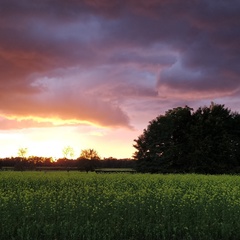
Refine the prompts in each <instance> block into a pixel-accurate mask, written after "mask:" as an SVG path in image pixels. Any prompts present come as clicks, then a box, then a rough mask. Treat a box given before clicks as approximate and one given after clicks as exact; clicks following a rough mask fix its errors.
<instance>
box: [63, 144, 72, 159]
mask: <svg viewBox="0 0 240 240" xmlns="http://www.w3.org/2000/svg"><path fill="white" fill-rule="evenodd" d="M62 153H63V157H64V158H68V157H70V158H73V157H74V150H73V148H72V147H70V146H66V147H64V148H63V150H62Z"/></svg>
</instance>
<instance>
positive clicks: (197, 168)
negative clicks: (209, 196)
mask: <svg viewBox="0 0 240 240" xmlns="http://www.w3.org/2000/svg"><path fill="white" fill-rule="evenodd" d="M134 141H135V142H136V144H135V145H134V147H135V148H136V149H137V151H136V152H135V154H134V158H135V159H137V160H138V161H137V169H138V171H141V172H200V173H223V172H227V171H232V170H233V169H235V170H236V167H237V166H239V164H240V163H239V161H240V159H239V157H240V115H239V114H238V113H232V112H231V111H230V110H229V109H227V108H224V105H217V104H213V103H212V104H211V106H210V107H203V108H199V109H198V110H197V111H196V112H194V111H193V109H191V108H189V107H188V106H186V107H184V108H181V107H178V108H174V109H171V110H169V111H167V112H166V113H165V115H161V116H158V117H157V118H156V119H154V120H152V121H151V122H150V123H149V125H148V127H147V129H145V130H144V131H143V134H142V135H141V136H139V137H138V139H136V140H134Z"/></svg>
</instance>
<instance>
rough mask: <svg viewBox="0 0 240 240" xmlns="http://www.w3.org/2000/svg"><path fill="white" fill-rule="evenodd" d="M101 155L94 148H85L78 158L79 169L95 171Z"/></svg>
mask: <svg viewBox="0 0 240 240" xmlns="http://www.w3.org/2000/svg"><path fill="white" fill-rule="evenodd" d="M99 160H100V157H99V155H98V153H97V151H96V150H94V149H91V148H89V149H83V150H82V151H81V154H80V157H79V158H78V166H79V169H84V170H85V171H86V172H89V171H94V169H95V168H96V167H98V166H99Z"/></svg>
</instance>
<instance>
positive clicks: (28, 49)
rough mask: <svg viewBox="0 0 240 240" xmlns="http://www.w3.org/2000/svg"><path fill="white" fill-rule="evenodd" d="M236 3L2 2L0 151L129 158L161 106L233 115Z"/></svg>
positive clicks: (238, 73) (238, 99) (239, 68)
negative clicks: (86, 152)
mask: <svg viewBox="0 0 240 240" xmlns="http://www.w3.org/2000/svg"><path fill="white" fill-rule="evenodd" d="M239 13H240V1H239V0H231V1H227V0H211V1H209V0H185V1H179V0H147V1H146V0H58V1H56V0H41V1H37V0H21V1H19V0H1V1H0V16H1V17H0V157H6V156H17V154H18V149H19V148H27V149H28V154H29V155H35V156H52V157H56V158H59V157H63V154H62V150H63V148H64V147H66V146H71V147H72V148H73V149H74V152H75V157H78V156H79V155H80V152H81V150H83V149H87V148H93V149H95V150H96V151H97V152H98V153H99V155H100V157H102V158H107V157H116V158H131V157H132V155H133V153H134V151H135V149H134V147H133V144H134V139H137V138H138V136H139V135H140V134H142V132H143V129H144V128H146V127H147V125H148V124H149V121H151V120H152V119H154V118H156V117H157V116H159V115H160V114H164V113H165V112H166V111H167V110H168V109H172V108H174V107H184V106H185V105H188V106H189V107H192V108H194V109H197V108H198V107H200V106H209V105H210V104H211V102H212V101H213V102H215V103H218V104H224V105H225V107H228V108H230V109H231V110H232V111H238V112H239V111H240V14H239Z"/></svg>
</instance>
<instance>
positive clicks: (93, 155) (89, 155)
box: [80, 148, 100, 160]
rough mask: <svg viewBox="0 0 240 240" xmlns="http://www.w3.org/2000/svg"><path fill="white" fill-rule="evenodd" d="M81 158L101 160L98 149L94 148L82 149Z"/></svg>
mask: <svg viewBox="0 0 240 240" xmlns="http://www.w3.org/2000/svg"><path fill="white" fill-rule="evenodd" d="M80 158H83V159H88V160H94V159H95V160H100V157H99V155H98V153H97V151H96V150H94V149H91V148H89V149H83V150H82V151H81V154H80Z"/></svg>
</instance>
